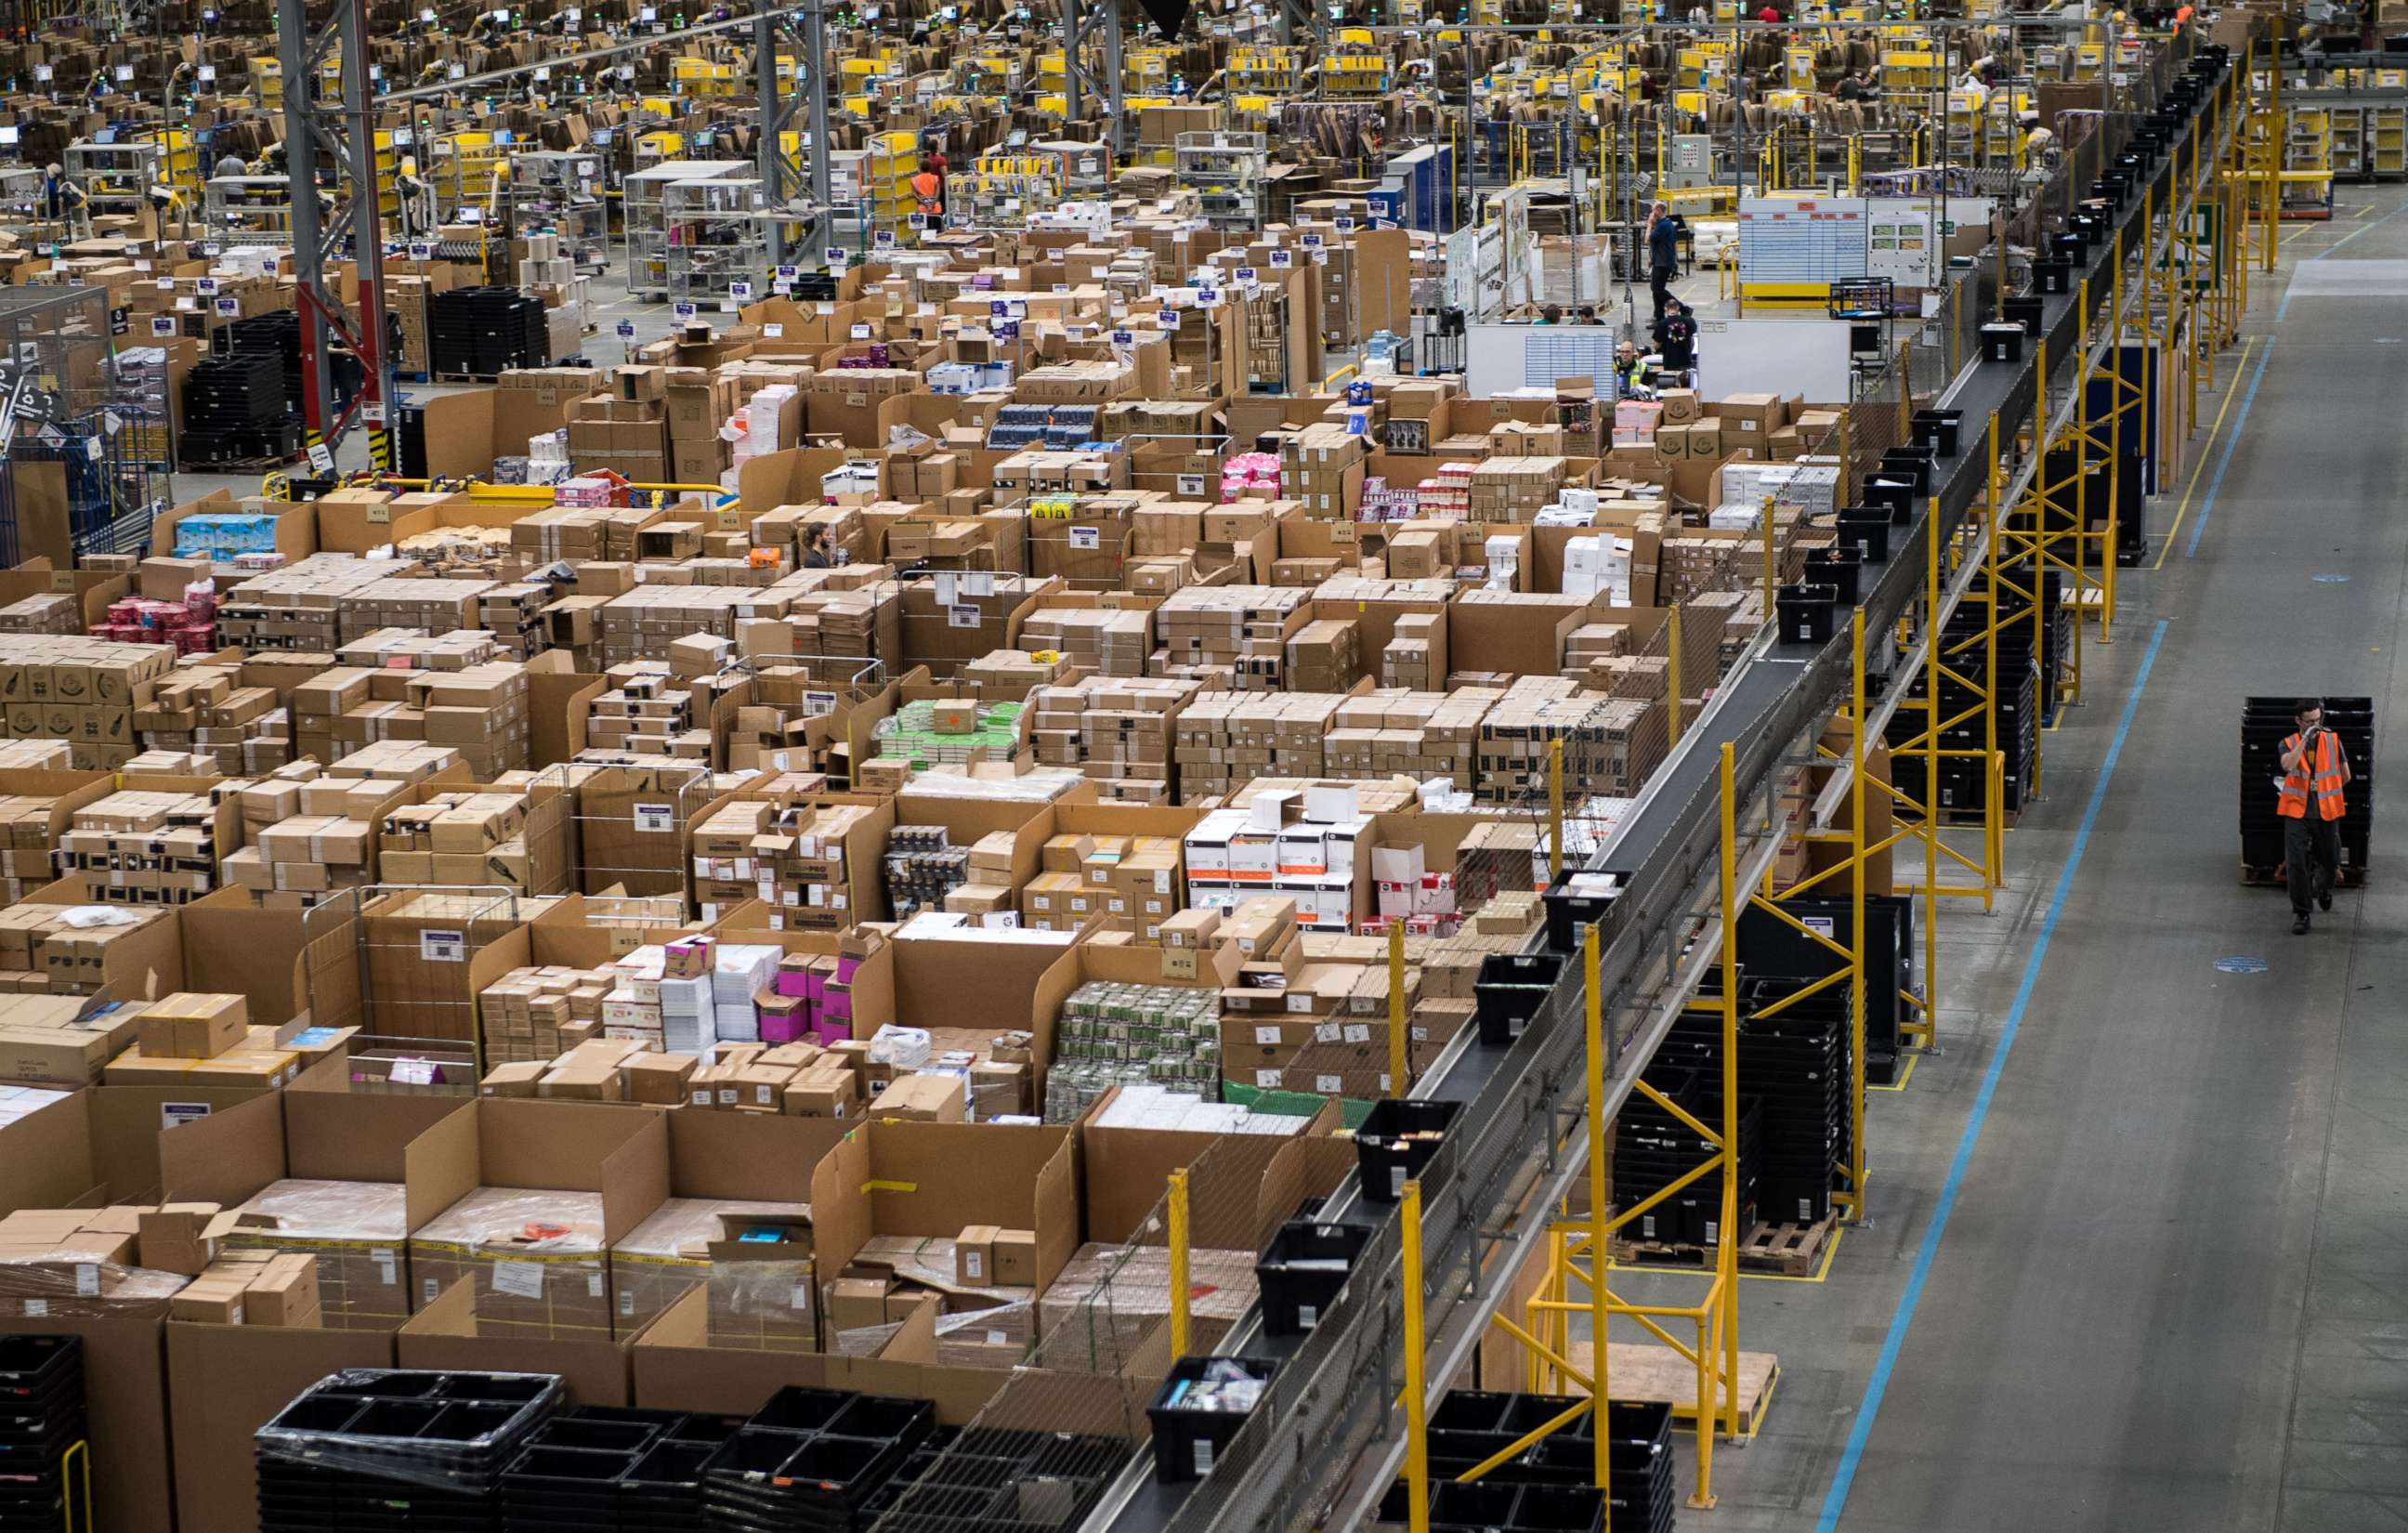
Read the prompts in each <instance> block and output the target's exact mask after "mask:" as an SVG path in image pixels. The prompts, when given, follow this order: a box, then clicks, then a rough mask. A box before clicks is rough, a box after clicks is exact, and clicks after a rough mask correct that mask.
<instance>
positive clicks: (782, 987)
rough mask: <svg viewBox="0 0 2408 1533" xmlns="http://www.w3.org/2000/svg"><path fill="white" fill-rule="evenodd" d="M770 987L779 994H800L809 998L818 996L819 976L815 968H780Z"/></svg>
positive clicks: (812, 998) (813, 998) (814, 998)
mask: <svg viewBox="0 0 2408 1533" xmlns="http://www.w3.org/2000/svg"><path fill="white" fill-rule="evenodd" d="M769 988H770V989H772V990H774V991H776V992H777V993H778V994H779V995H781V996H803V997H805V998H806V999H810V1000H817V999H818V998H819V988H820V977H819V973H818V971H817V970H815V969H808V968H781V969H780V970H778V977H777V979H776V980H774V981H771V983H770V986H769Z"/></svg>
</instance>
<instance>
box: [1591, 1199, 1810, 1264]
mask: <svg viewBox="0 0 2408 1533" xmlns="http://www.w3.org/2000/svg"><path fill="white" fill-rule="evenodd" d="M1838 1228H1839V1215H1838V1214H1836V1213H1827V1214H1825V1215H1824V1216H1823V1217H1822V1218H1820V1219H1817V1220H1816V1221H1814V1223H1813V1224H1811V1225H1801V1224H1798V1223H1796V1222H1794V1221H1793V1222H1791V1223H1788V1224H1784V1225H1767V1224H1758V1225H1756V1227H1755V1228H1754V1229H1752V1230H1749V1231H1748V1232H1747V1239H1743V1240H1742V1241H1741V1242H1740V1244H1739V1268H1740V1270H1741V1271H1742V1272H1764V1273H1770V1274H1772V1275H1775V1276H1778V1277H1785V1278H1804V1277H1811V1276H1813V1273H1814V1269H1815V1268H1818V1267H1820V1266H1821V1265H1822V1263H1823V1254H1824V1253H1825V1252H1826V1251H1828V1250H1829V1249H1830V1245H1831V1236H1832V1233H1833V1232H1834V1231H1835V1230H1837V1229H1838ZM1609 1254H1610V1255H1611V1256H1612V1258H1613V1261H1614V1262H1615V1263H1616V1264H1617V1265H1619V1266H1623V1267H1665V1268H1684V1269H1686V1270H1691V1271H1700V1272H1702V1271H1710V1270H1712V1269H1713V1265H1714V1258H1715V1256H1716V1254H1717V1251H1716V1248H1715V1247H1713V1246H1702V1245H1685V1244H1676V1243H1674V1242H1672V1241H1670V1240H1625V1239H1614V1240H1613V1241H1611V1242H1610V1252H1609Z"/></svg>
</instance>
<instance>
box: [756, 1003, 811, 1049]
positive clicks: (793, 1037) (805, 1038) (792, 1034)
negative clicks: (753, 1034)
mask: <svg viewBox="0 0 2408 1533" xmlns="http://www.w3.org/2000/svg"><path fill="white" fill-rule="evenodd" d="M761 1041H762V1042H764V1043H795V1042H811V1041H815V1039H813V1038H812V1035H811V1024H810V1021H809V1020H808V1018H807V1017H806V1015H805V1014H804V1013H802V1012H795V1013H793V1014H791V1015H785V1016H773V1015H771V1014H770V1013H768V1012H766V1011H765V1012H763V1013H762V1014H761Z"/></svg>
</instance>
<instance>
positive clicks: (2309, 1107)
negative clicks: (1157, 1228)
mask: <svg viewBox="0 0 2408 1533" xmlns="http://www.w3.org/2000/svg"><path fill="white" fill-rule="evenodd" d="M2339 204H2340V205H2339V207H2338V208H2337V210H2336V213H2335V217H2334V219H2333V221H2332V222H2330V223H2329V224H2315V225H2300V224H2286V225H2285V226H2284V228H2283V231H2282V234H2283V241H2282V243H2283V257H2282V262H2281V267H2280V270H2279V271H2278V273H2277V274H2275V276H2274V277H2273V278H2272V279H2268V278H2267V277H2266V276H2264V275H2263V274H2257V275H2256V277H2255V279H2254V280H2253V282H2252V286H2251V293H2252V298H2253V303H2252V306H2251V309H2250V312H2249V314H2248V315H2247V317H2246V319H2245V320H2244V322H2243V346H2244V347H2245V348H2246V349H2245V350H2237V351H2234V352H2232V353H2229V354H2228V355H2226V356H2225V357H2222V358H2219V359H2218V363H2217V385H2218V387H2217V390H2216V392H2215V393H2214V394H2212V395H2208V396H2205V397H2203V400H2202V404H2201V406H2200V419H2201V420H2203V421H2208V422H2211V423H2214V422H2220V425H2219V426H2215V427H2214V429H2215V430H2216V431H2217V435H2216V437H2214V439H2213V440H2212V441H2209V442H2207V443H2206V444H2205V447H2204V451H2200V452H2198V453H2197V454H2196V455H2195V457H2194V460H2193V462H2194V466H2196V468H2197V469H2198V472H2197V473H2196V474H2195V475H2189V476H2186V480H2185V482H2183V483H2179V484H2175V485H2173V486H2171V494H2166V495H2164V496H2162V497H2160V499H2159V500H2158V501H2157V503H2155V504H2154V505H2153V506H2152V508H2151V512H2150V516H2151V525H2152V527H2153V528H2155V529H2158V530H2157V531H2156V534H2155V536H2153V537H2152V539H2151V552H2150V554H2149V557H2148V560H2147V561H2146V562H2144V564H2143V566H2142V567H2141V568H2140V569H2138V570H2127V571H2124V572H2123V579H2122V580H2121V581H2120V582H2119V585H2118V600H2119V603H2120V611H2119V621H2118V623H2117V624H2116V627H2115V632H2114V642H2113V643H2112V644H2108V645H2105V646H2100V645H2099V644H2097V643H2096V641H2095V637H2094V638H2093V639H2091V640H2090V641H2088V642H2086V643H2085V654H2084V685H2085V702H2084V705H2083V706H2081V707H2079V708H2076V709H2071V710H2069V711H2067V712H2066V713H2065V714H2064V715H2063V722H2062V724H2061V727H2059V728H2057V730H2055V731H2054V732H2052V733H2050V734H2048V735H2047V736H2046V737H2045V744H2044V748H2043V749H2044V766H2043V776H2042V785H2043V788H2044V790H2045V798H2044V800H2043V801H2042V802H2040V803H2038V804H2037V805H2035V806H2034V807H2032V808H2031V809H2028V810H2027V811H2026V812H2025V815H2024V818H2023V822H2022V825H2021V828H2019V829H2017V830H2015V831H2014V832H2013V833H2011V834H2010V836H2009V837H2008V841H2007V854H2008V868H2009V873H2010V878H2011V884H2010V887H2009V888H2008V889H2007V890H2006V891H2005V892H2004V894H2003V895H2002V898H2001V901H2000V910H1999V913H1998V914H1997V915H1996V916H1994V917H1987V918H1985V917H1984V916H1983V915H1982V914H1981V913H1980V910H1979V907H1978V905H1977V904H1969V903H1968V902H1963V901H1952V902H1951V904H1950V908H1948V909H1947V910H1944V911H1943V914H1942V924H1941V927H1940V938H1941V970H1942V972H1941V977H1940V984H1941V996H1942V1024H1941V1039H1942V1052H1941V1053H1939V1054H1938V1055H1937V1056H1935V1057H1927V1058H1925V1059H1923V1060H1922V1061H1921V1062H1920V1064H1919V1066H1918V1067H1917V1068H1916V1070H1915V1072H1914V1076H1913V1078H1912V1080H1911V1082H1909V1085H1908V1088H1907V1089H1906V1090H1905V1091H1904V1092H1903V1093H1896V1094H1891V1093H1875V1094H1874V1095H1873V1096H1872V1097H1871V1105H1870V1106H1869V1109H1868V1117H1869V1130H1868V1143H1869V1146H1870V1150H1871V1156H1872V1164H1873V1170H1872V1177H1871V1193H1870V1213H1871V1220H1870V1223H1869V1225H1868V1226H1867V1227H1863V1228H1859V1229H1856V1230H1852V1231H1850V1232H1848V1233H1847V1234H1846V1235H1845V1236H1844V1238H1843V1239H1842V1243H1841V1245H1840V1248H1839V1250H1838V1253H1837V1255H1836V1257H1835V1259H1834V1260H1833V1261H1832V1262H1831V1264H1830V1265H1829V1267H1828V1271H1827V1274H1826V1276H1825V1277H1824V1279H1823V1280H1822V1281H1819V1282H1808V1281H1781V1280H1752V1281H1749V1282H1744V1283H1742V1297H1741V1323H1740V1324H1741V1344H1742V1347H1744V1348H1746V1349H1748V1350H1751V1351H1754V1350H1767V1351H1772V1352H1776V1353H1778V1354H1780V1357H1781V1364H1782V1381H1781V1383H1780V1385H1779V1388H1778V1391H1777V1393H1776V1395H1775V1397H1774V1400H1773V1403H1772V1408H1771V1411H1770V1415H1769V1418H1768V1420H1767V1423H1766V1426H1765V1430H1764V1432H1763V1433H1762V1435H1761V1436H1759V1437H1758V1438H1757V1439H1756V1440H1755V1441H1754V1442H1753V1443H1752V1444H1749V1445H1747V1446H1745V1447H1742V1448H1737V1449H1733V1448H1730V1447H1725V1448H1724V1449H1723V1451H1721V1452H1719V1453H1717V1454H1716V1455H1715V1489H1716V1492H1717V1494H1718V1497H1719V1500H1720V1505H1719V1506H1718V1507H1717V1508H1716V1509H1715V1510H1713V1511H1712V1512H1689V1511H1684V1512H1682V1513H1681V1518H1682V1526H1684V1527H1687V1528H1692V1529H1699V1528H1703V1529H1717V1530H1739V1529H1748V1530H1754V1529H1785V1530H1787V1529H1806V1528H1812V1529H1814V1530H1816V1533H1826V1530H1830V1529H1847V1530H1851V1533H1988V1530H2000V1533H2005V1530H2010V1529H2012V1530H2017V1533H2021V1530H2024V1529H2030V1528H2050V1529H2064V1530H2078V1529H2093V1528H2095V1529H2129V1528H2176V1527H2178V1528H2184V1529H2191V1530H2198V1533H2208V1530H2214V1529H2233V1530H2241V1529H2253V1530H2254V1529H2265V1528H2275V1529H2282V1530H2286V1533H2312V1530H2314V1533H2344V1530H2346V1533H2370V1530H2373V1529H2380V1528H2399V1527H2408V1237H2403V1235H2402V1233H2401V1231H2402V1228H2403V1225H2402V1221H2401V1214H2402V1212H2403V1210H2408V1029H2403V1028H2402V1026H2401V1023H2400V1008H2401V996H2403V994H2408V941H2404V940H2403V938H2402V933H2403V931H2408V881H2403V880H2402V878H2401V874H2400V872H2399V870H2398V867H2397V864H2396V863H2395V862H2394V861H2393V859H2394V858H2396V857H2397V856H2398V855H2399V851H2398V849H2399V848H2400V847H2401V846H2402V845H2403V837H2408V800H2403V798H2402V796H2401V794H2399V793H2398V792H2397V791H2390V792H2387V793H2379V795H2378V797H2377V799H2376V801H2375V808H2374V813H2375V820H2374V827H2373V835H2372V852H2371V855H2370V861H2371V864H2372V867H2373V870H2374V871H2373V876H2372V883H2371V884H2370V886H2369V887H2368V888H2367V889H2366V890H2365V891H2364V892H2363V893H2357V892H2350V891H2343V892H2342V893H2341V894H2340V895H2338V896H2337V899H2336V905H2335V909H2334V910H2333V913H2332V914H2331V915H2329V916H2327V917H2323V918H2320V920H2319V922H2318V924H2317V927H2316V929H2315V932H2314V933H2313V934H2312V935H2310V936H2307V937H2304V938H2301V937H2294V936H2292V935H2291V933H2290V929H2289V915H2290V912H2289V907H2288V902H2287V901H2286V899H2285V898H2284V896H2283V895H2281V894H2280V893H2279V892H2278V891H2275V890H2272V889H2263V888H2245V887H2243V886H2242V885H2241V883H2240V882H2239V880H2238V867H2239V861H2240V847H2239V835H2238V831H2237V829H2236V823H2237V822H2236V808H2235V801H2234V790H2235V766H2236V763H2237V760H2238V751H2239V723H2240V711H2241V704H2242V699H2243V697H2244V696H2247V695H2253V694H2266V695H2296V694H2300V693H2307V694H2318V693H2330V694H2343V695H2350V694H2367V695H2372V696H2373V698H2374V700H2375V708H2376V710H2377V745H2376V753H2377V756H2378V758H2379V760H2378V766H2377V771H2376V774H2375V775H2376V777H2377V780H2378V781H2380V780H2381V779H2382V778H2383V777H2384V776H2386V772H2385V770H2384V767H2383V763H2384V762H2386V761H2387V759H2388V757H2389V755H2390V753H2391V752H2395V751H2397V750H2399V749H2401V747H2400V746H2399V745H2398V743H2397V740H2398V735H2397V733H2396V731H2393V730H2392V729H2390V728H2389V727H2388V726H2389V724H2391V722H2392V721H2393V720H2394V719H2396V718H2397V717H2398V716H2399V714H2400V709H2401V706H2402V704H2403V703H2408V682H2403V679H2402V677H2401V674H2400V667H2399V661H2398V657H2399V655H2400V653H2401V643H2402V638H2403V636H2402V632H2401V629H2402V623H2403V614H2408V522H2403V520H2402V519H2401V517H2400V516H2399V515H2398V514H2397V507H2398V504H2399V497H2400V494H2401V485H2402V483H2403V482H2408V447H2403V442H2402V437H2401V426H2400V403H2399V402H2400V400H2401V398H2402V397H2403V394H2408V305H2403V303H2402V302H2401V299H2402V298H2403V297H2408V217H2403V216H2402V215H2408V191H2403V190H2402V189H2401V188H2398V187H2356V186H2349V187H2343V188H2342V189H2341V191H2340V197H2339ZM2234 956H2246V957H2255V958H2259V959H2262V960H2264V962H2265V964H2266V968H2265V970H2264V972H2261V973H2256V974H2244V973H2228V972H2223V971H2220V970H2218V969H2217V968H2216V967H2214V966H2215V961H2216V960H2217V959H2219V958H2224V957H2234ZM1615 1288H1616V1291H1617V1292H1619V1293H1621V1294H1623V1295H1624V1296H1625V1297H1630V1298H1634V1299H1644V1298H1656V1297H1664V1298H1670V1299H1673V1300H1674V1301H1677V1302H1687V1303H1694V1302H1696V1297H1697V1295H1698V1294H1699V1292H1700V1291H1701V1290H1700V1287H1699V1282H1698V1280H1696V1279H1669V1278H1663V1277H1657V1276H1642V1275H1640V1274H1635V1273H1631V1272H1627V1271H1626V1272H1621V1273H1618V1274H1617V1276H1616V1280H1615ZM1616 1334H1617V1336H1619V1335H1620V1333H1619V1332H1617V1333H1616ZM1627 1340H1640V1338H1638V1337H1637V1336H1636V1335H1635V1334H1634V1335H1633V1336H1632V1337H1630V1338H1627ZM1688 1442H1689V1439H1688V1438H1687V1437H1684V1438H1683V1439H1682V1444H1683V1446H1682V1449H1681V1452H1682V1457H1683V1467H1682V1476H1683V1478H1682V1485H1683V1488H1684V1492H1685V1491H1686V1489H1687V1488H1688V1486H1689V1477H1690V1469H1691V1466H1690V1465H1689V1462H1688V1447H1687V1444H1688Z"/></svg>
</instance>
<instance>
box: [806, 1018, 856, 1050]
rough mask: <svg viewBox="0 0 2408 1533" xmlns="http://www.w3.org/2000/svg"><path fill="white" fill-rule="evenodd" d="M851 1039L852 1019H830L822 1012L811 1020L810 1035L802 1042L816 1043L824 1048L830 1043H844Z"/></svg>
mask: <svg viewBox="0 0 2408 1533" xmlns="http://www.w3.org/2000/svg"><path fill="white" fill-rule="evenodd" d="M852 1037H853V1019H852V1018H851V1017H832V1016H829V1015H828V1014H827V1013H825V1012H822V1013H820V1014H819V1015H818V1016H815V1017H813V1018H812V1019H811V1021H810V1033H809V1035H808V1036H807V1037H805V1038H804V1039H802V1041H804V1042H806V1043H817V1044H820V1045H822V1046H823V1047H824V1046H826V1045H828V1044H831V1043H842V1042H845V1041H846V1040H847V1039H851V1038H852Z"/></svg>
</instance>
